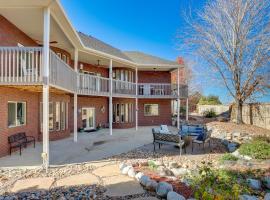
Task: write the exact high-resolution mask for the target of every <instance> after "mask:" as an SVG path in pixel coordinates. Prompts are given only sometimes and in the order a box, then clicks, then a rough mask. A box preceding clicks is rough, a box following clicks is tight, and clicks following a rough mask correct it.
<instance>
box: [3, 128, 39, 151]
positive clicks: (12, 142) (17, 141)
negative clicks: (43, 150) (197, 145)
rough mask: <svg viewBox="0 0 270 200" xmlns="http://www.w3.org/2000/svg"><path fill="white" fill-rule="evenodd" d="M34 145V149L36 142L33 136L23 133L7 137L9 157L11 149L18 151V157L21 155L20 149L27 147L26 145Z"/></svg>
mask: <svg viewBox="0 0 270 200" xmlns="http://www.w3.org/2000/svg"><path fill="white" fill-rule="evenodd" d="M32 142H33V143H34V148H35V147H36V140H35V137H33V136H27V135H26V134H25V133H24V132H21V133H16V134H14V135H11V136H9V137H8V143H9V153H10V155H11V152H12V149H17V148H19V149H20V155H22V147H25V148H26V147H27V144H29V143H32Z"/></svg>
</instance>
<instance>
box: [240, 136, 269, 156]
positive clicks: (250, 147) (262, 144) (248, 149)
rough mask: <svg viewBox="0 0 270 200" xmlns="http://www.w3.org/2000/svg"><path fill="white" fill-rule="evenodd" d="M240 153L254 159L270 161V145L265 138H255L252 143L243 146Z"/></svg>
mask: <svg viewBox="0 0 270 200" xmlns="http://www.w3.org/2000/svg"><path fill="white" fill-rule="evenodd" d="M239 153H240V154H242V155H247V156H250V157H252V158H254V159H270V143H269V142H267V141H265V140H264V139H263V138H254V139H253V140H252V141H250V142H248V143H245V144H242V145H241V146H240V148H239Z"/></svg>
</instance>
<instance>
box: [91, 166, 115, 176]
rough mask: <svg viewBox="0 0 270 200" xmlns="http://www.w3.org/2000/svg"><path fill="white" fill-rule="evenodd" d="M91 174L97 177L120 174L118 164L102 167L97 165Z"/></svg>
mask: <svg viewBox="0 0 270 200" xmlns="http://www.w3.org/2000/svg"><path fill="white" fill-rule="evenodd" d="M93 174H95V175H97V176H99V177H108V176H118V175H120V169H119V165H117V164H114V165H107V166H104V167H99V168H97V169H95V170H94V171H93Z"/></svg>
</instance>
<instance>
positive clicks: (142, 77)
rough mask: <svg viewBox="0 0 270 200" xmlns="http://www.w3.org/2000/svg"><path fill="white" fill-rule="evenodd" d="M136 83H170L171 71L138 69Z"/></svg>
mask: <svg viewBox="0 0 270 200" xmlns="http://www.w3.org/2000/svg"><path fill="white" fill-rule="evenodd" d="M138 83H171V73H170V72H157V71H138Z"/></svg>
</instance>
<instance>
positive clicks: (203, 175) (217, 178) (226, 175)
mask: <svg viewBox="0 0 270 200" xmlns="http://www.w3.org/2000/svg"><path fill="white" fill-rule="evenodd" d="M191 186H192V188H193V191H194V197H195V198H196V199H207V200H233V199H239V195H240V194H243V193H245V194H249V193H250V191H249V188H248V185H247V183H246V181H245V180H244V179H242V178H241V177H239V176H238V175H237V174H236V173H233V172H231V171H227V170H213V169H211V165H209V164H208V165H204V166H203V167H201V168H200V170H199V175H198V176H196V177H193V178H192V184H191Z"/></svg>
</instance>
